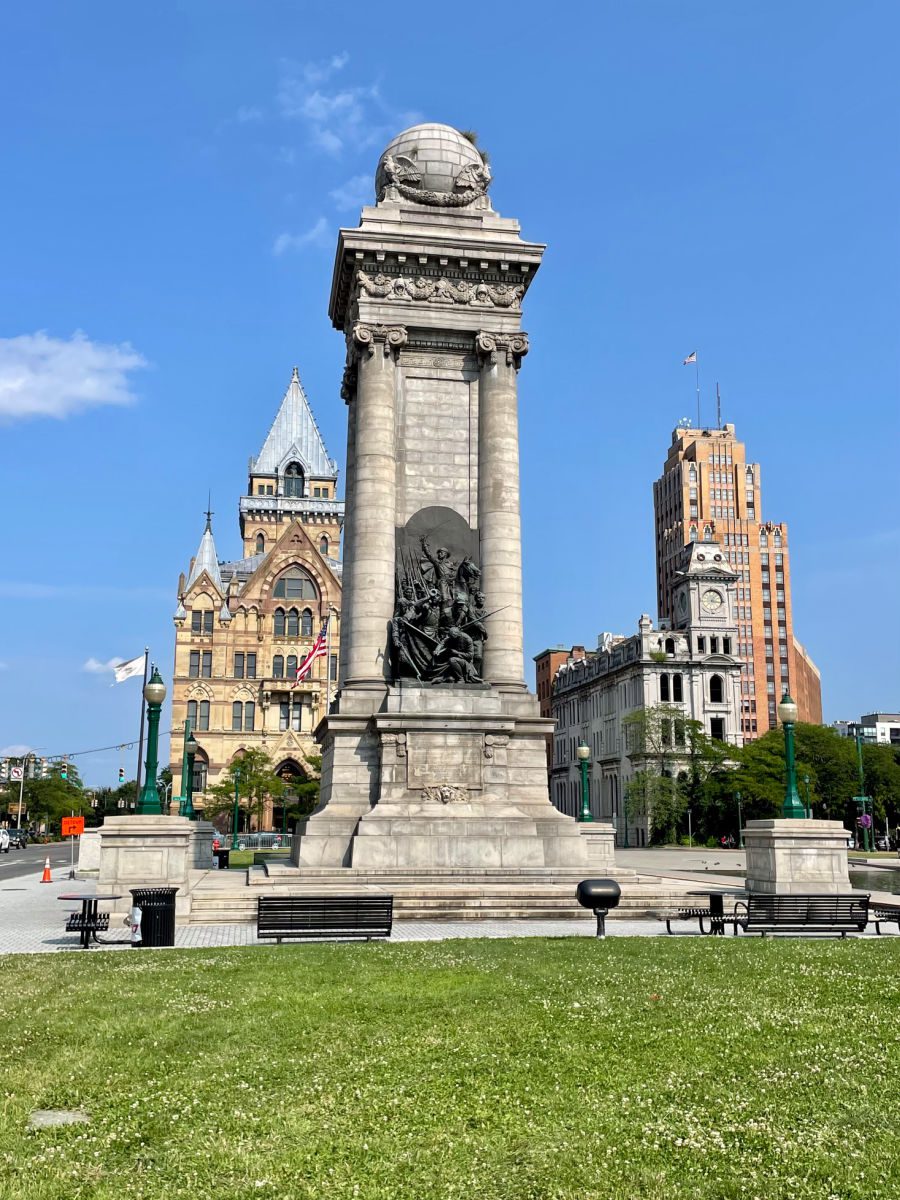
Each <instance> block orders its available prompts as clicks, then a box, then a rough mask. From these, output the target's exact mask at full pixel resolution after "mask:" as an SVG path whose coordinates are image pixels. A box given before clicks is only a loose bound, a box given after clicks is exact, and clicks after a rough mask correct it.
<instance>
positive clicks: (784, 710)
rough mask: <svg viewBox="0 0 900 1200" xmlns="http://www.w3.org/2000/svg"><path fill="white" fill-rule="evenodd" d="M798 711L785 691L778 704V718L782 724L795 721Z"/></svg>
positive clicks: (792, 723) (789, 723) (794, 722)
mask: <svg viewBox="0 0 900 1200" xmlns="http://www.w3.org/2000/svg"><path fill="white" fill-rule="evenodd" d="M798 711H799V710H798V708H797V705H796V703H795V701H793V700H792V699H791V698H790V696H789V695H788V694H787V692H785V693H784V695H783V696H782V697H781V701H780V702H779V705H778V720H779V721H780V722H781V723H782V725H794V724H796V722H797V713H798Z"/></svg>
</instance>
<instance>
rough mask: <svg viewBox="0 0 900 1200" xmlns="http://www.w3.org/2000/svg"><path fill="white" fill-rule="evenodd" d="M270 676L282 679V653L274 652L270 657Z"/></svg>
mask: <svg viewBox="0 0 900 1200" xmlns="http://www.w3.org/2000/svg"><path fill="white" fill-rule="evenodd" d="M272 678H273V679H284V655H283V654H276V655H275V657H274V658H273V659H272Z"/></svg>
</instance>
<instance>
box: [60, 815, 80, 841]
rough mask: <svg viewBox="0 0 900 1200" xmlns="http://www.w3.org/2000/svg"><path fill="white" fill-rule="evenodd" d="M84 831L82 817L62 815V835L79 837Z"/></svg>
mask: <svg viewBox="0 0 900 1200" xmlns="http://www.w3.org/2000/svg"><path fill="white" fill-rule="evenodd" d="M82 833H84V817H63V819H62V835H63V837H79V836H80V835H81V834H82Z"/></svg>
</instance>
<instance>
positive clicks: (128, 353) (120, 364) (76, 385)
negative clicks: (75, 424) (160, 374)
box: [0, 331, 147, 423]
mask: <svg viewBox="0 0 900 1200" xmlns="http://www.w3.org/2000/svg"><path fill="white" fill-rule="evenodd" d="M146 366H147V360H146V359H145V358H144V356H143V355H142V354H140V353H138V351H137V350H135V349H134V348H133V347H132V346H130V345H129V344H128V343H127V342H122V343H121V344H119V345H112V344H105V343H103V342H92V341H91V340H90V338H88V337H86V336H85V334H83V333H81V332H78V333H75V334H73V336H72V337H71V338H70V339H69V340H68V341H66V340H65V339H64V338H54V337H50V336H49V335H48V334H47V333H45V332H43V331H39V332H38V333H24V334H20V335H19V336H18V337H11V338H0V423H4V422H6V423H8V422H11V421H18V420H26V419H28V418H29V417H55V418H57V419H62V418H64V417H68V416H71V415H72V414H73V413H78V412H84V411H85V410H86V409H89V408H97V407H100V406H102V405H107V404H114V405H122V404H133V403H134V402H135V399H136V397H135V395H134V393H133V392H132V390H131V380H130V378H129V372H131V371H136V370H138V369H139V368H141V367H146Z"/></svg>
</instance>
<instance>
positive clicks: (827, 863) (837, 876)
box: [743, 818, 851, 896]
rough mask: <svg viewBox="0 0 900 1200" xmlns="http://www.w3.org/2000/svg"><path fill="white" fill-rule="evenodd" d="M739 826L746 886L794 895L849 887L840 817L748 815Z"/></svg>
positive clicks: (767, 891)
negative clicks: (757, 818)
mask: <svg viewBox="0 0 900 1200" xmlns="http://www.w3.org/2000/svg"><path fill="white" fill-rule="evenodd" d="M743 832H744V847H745V849H746V852H747V890H748V891H750V892H766V893H769V894H770V895H783V896H796V895H802V894H805V893H809V894H815V893H826V894H829V895H837V894H841V893H843V894H846V893H847V892H849V891H850V890H851V888H850V877H849V875H848V871H847V830H846V829H845V828H844V826H843V825H842V824H841V823H840V821H806V820H802V821H801V820H788V819H785V818H779V819H778V820H769V821H748V822H747V825H746V827H745V828H744V831H743Z"/></svg>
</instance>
